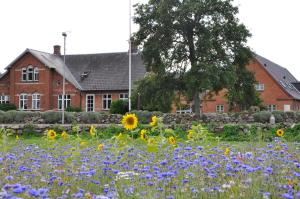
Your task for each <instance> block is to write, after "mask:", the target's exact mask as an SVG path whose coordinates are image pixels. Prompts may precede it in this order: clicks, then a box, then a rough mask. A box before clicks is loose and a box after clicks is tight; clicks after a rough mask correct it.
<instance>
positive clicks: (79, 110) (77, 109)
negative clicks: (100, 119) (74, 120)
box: [66, 106, 82, 112]
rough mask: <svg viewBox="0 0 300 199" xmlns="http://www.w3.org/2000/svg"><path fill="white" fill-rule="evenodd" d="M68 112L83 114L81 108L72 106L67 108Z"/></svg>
mask: <svg viewBox="0 0 300 199" xmlns="http://www.w3.org/2000/svg"><path fill="white" fill-rule="evenodd" d="M66 111H67V112H81V111H82V110H81V108H80V107H72V106H68V107H67V108H66Z"/></svg>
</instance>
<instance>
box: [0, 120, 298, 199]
mask: <svg viewBox="0 0 300 199" xmlns="http://www.w3.org/2000/svg"><path fill="white" fill-rule="evenodd" d="M128 118H129V117H127V118H124V120H123V121H122V123H123V125H124V128H125V129H124V131H123V132H121V133H119V132H118V133H117V134H116V136H113V137H112V138H110V139H100V138H99V137H97V134H98V133H99V132H98V131H97V129H95V128H94V127H91V128H90V130H89V132H86V135H81V134H80V135H79V134H75V135H71V134H68V133H67V132H62V133H58V132H55V131H54V130H52V129H49V130H48V131H47V132H46V135H45V136H44V137H42V138H32V139H28V138H27V139H25V138H22V137H21V136H20V137H19V136H18V137H14V138H9V137H6V136H5V135H4V134H2V137H1V139H0V146H1V150H0V198H103V199H104V198H300V144H299V143H292V142H285V141H284V131H283V130H282V129H280V131H278V135H274V136H277V138H276V139H275V141H273V142H269V143H266V142H256V143H254V142H251V143H249V142H248V143H245V142H244V143H243V142H221V141H218V140H209V139H206V134H207V132H205V129H204V128H203V127H201V128H200V127H199V128H198V129H200V130H199V131H197V128H196V127H195V128H194V129H191V130H189V131H187V132H186V134H187V135H185V138H179V137H178V136H177V135H174V134H172V130H171V129H162V127H161V126H160V125H159V120H157V118H154V121H155V122H154V121H152V122H151V125H149V127H148V128H143V129H139V127H138V124H137V123H138V122H137V121H135V119H133V118H131V119H130V118H129V119H128ZM156 120H157V121H156ZM127 122H130V124H127ZM127 127H128V129H127ZM201 129H202V130H201ZM135 131H136V132H138V133H137V134H134V133H136V132H135ZM151 131H159V132H160V134H158V135H152V134H149V132H151ZM162 132H163V133H162Z"/></svg>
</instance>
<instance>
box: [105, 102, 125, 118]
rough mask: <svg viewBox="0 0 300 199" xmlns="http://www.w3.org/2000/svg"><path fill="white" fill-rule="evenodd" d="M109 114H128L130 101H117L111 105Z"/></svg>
mask: <svg viewBox="0 0 300 199" xmlns="http://www.w3.org/2000/svg"><path fill="white" fill-rule="evenodd" d="M109 112H110V113H112V114H122V115H124V114H125V113H126V112H128V101H125V100H115V101H113V102H112V103H111V105H110V109H109Z"/></svg>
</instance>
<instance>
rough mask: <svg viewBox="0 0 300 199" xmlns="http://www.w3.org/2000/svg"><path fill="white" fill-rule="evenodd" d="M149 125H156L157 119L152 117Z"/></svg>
mask: <svg viewBox="0 0 300 199" xmlns="http://www.w3.org/2000/svg"><path fill="white" fill-rule="evenodd" d="M150 125H151V126H153V127H154V126H156V125H157V117H156V116H155V115H154V116H152V118H151V122H150Z"/></svg>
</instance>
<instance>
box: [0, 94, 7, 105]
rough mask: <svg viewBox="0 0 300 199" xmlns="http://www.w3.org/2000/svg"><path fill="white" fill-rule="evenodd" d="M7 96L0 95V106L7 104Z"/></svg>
mask: <svg viewBox="0 0 300 199" xmlns="http://www.w3.org/2000/svg"><path fill="white" fill-rule="evenodd" d="M8 103H9V96H8V95H0V104H8Z"/></svg>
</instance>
